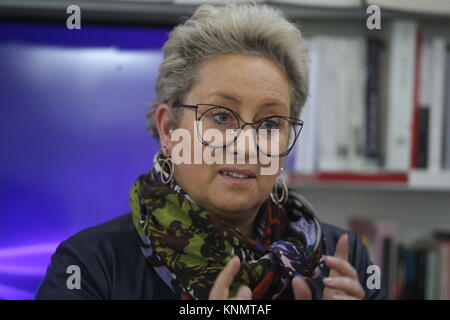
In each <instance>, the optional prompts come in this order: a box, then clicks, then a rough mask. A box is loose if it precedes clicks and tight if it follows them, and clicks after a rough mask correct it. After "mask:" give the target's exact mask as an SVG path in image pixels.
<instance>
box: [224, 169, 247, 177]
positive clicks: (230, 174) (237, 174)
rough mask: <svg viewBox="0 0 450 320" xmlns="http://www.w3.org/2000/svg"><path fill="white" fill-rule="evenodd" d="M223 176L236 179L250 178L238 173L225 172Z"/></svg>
mask: <svg viewBox="0 0 450 320" xmlns="http://www.w3.org/2000/svg"><path fill="white" fill-rule="evenodd" d="M222 173H223V174H226V175H228V176H232V177H235V178H242V179H243V178H248V176H246V175H244V174H240V173H236V172H230V171H223V172H222Z"/></svg>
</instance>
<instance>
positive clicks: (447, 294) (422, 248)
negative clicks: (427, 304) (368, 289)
mask: <svg viewBox="0 0 450 320" xmlns="http://www.w3.org/2000/svg"><path fill="white" fill-rule="evenodd" d="M350 230H351V231H353V232H355V233H356V234H358V235H359V236H360V237H361V239H362V241H363V243H364V245H366V247H367V248H368V251H369V255H370V257H371V259H372V262H373V263H374V264H376V265H378V266H379V267H380V269H381V285H382V286H383V288H385V291H386V293H387V298H388V299H416V300H423V299H427V300H438V299H439V300H449V299H450V231H442V232H435V233H434V234H433V235H431V236H430V237H428V238H426V239H420V240H417V241H416V242H414V243H412V244H409V245H405V244H403V243H401V242H400V241H399V239H398V238H399V234H398V229H397V226H396V224H395V223H390V222H385V221H378V220H372V219H367V218H359V217H354V218H352V219H351V220H350Z"/></svg>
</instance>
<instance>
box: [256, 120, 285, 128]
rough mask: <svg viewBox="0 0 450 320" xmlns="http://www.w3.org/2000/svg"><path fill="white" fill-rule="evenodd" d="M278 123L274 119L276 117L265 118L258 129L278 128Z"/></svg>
mask: <svg viewBox="0 0 450 320" xmlns="http://www.w3.org/2000/svg"><path fill="white" fill-rule="evenodd" d="M279 128H280V126H279V123H278V121H276V119H273V118H272V119H266V120H264V121H263V122H262V123H261V126H260V129H266V130H271V129H279Z"/></svg>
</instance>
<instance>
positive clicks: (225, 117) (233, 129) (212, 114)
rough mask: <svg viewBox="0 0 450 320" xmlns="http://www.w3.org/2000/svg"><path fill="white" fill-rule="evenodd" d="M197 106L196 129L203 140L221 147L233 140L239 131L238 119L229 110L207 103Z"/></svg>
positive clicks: (212, 145)
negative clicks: (198, 115)
mask: <svg viewBox="0 0 450 320" xmlns="http://www.w3.org/2000/svg"><path fill="white" fill-rule="evenodd" d="M198 107H199V108H198V112H199V114H200V117H199V119H198V120H199V127H198V130H199V132H200V135H201V138H202V141H203V142H205V143H207V144H208V145H209V146H211V147H217V148H221V147H223V146H225V145H228V144H230V143H232V142H233V141H234V140H235V138H236V134H238V132H239V120H238V119H237V118H236V116H235V115H234V114H233V113H232V112H231V111H230V110H228V109H226V108H223V107H218V106H208V105H199V106H198Z"/></svg>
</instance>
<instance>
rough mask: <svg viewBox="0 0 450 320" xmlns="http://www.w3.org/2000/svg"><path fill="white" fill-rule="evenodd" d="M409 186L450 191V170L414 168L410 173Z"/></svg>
mask: <svg viewBox="0 0 450 320" xmlns="http://www.w3.org/2000/svg"><path fill="white" fill-rule="evenodd" d="M408 187H409V188H413V189H415V188H421V189H433V190H445V191H450V170H446V171H444V170H443V171H440V172H430V171H428V170H413V171H411V172H410V173H409V179H408Z"/></svg>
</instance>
